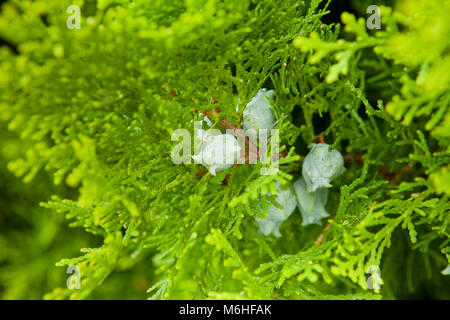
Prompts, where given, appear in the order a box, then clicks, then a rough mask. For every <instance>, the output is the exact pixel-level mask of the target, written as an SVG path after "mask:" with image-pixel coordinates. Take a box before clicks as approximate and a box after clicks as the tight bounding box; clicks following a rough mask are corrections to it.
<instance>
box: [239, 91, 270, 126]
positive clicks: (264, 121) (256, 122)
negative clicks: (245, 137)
mask: <svg viewBox="0 0 450 320" xmlns="http://www.w3.org/2000/svg"><path fill="white" fill-rule="evenodd" d="M274 94H275V91H273V90H267V89H265V88H262V89H261V90H259V91H258V93H257V94H256V96H254V97H253V99H252V101H250V102H249V103H248V104H247V106H246V107H245V109H244V113H243V118H244V119H243V123H242V125H243V127H244V129H245V130H249V129H255V130H259V129H267V130H270V129H272V127H273V124H274V123H275V116H274V115H273V112H272V109H270V106H271V101H270V100H272V99H273V97H274Z"/></svg>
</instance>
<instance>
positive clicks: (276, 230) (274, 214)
mask: <svg viewBox="0 0 450 320" xmlns="http://www.w3.org/2000/svg"><path fill="white" fill-rule="evenodd" d="M276 187H277V193H276V200H275V201H276V202H277V203H278V204H279V205H281V207H282V208H277V207H276V206H274V205H273V204H271V205H270V206H269V207H268V208H267V210H268V214H267V215H266V217H265V218H263V219H262V218H258V217H257V218H255V219H256V221H257V222H258V224H259V232H260V233H262V234H263V235H265V236H268V235H270V234H273V235H274V236H275V237H280V236H281V233H280V226H281V224H282V223H283V222H284V221H285V220H286V219H287V218H289V216H290V215H291V214H292V212H294V210H295V207H296V206H297V201H296V200H295V195H294V193H293V192H292V190H291V188H290V187H289V186H288V187H284V189H283V188H282V187H281V185H280V183H278V182H276ZM260 211H262V208H260Z"/></svg>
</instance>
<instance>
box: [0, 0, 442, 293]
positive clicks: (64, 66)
mask: <svg viewBox="0 0 450 320" xmlns="http://www.w3.org/2000/svg"><path fill="white" fill-rule="evenodd" d="M338 2H340V4H341V5H342V1H337V0H335V1H328V2H325V1H320V0H311V1H297V0H263V1H254V0H222V1H219V0H183V1H182V0H173V1H163V0H152V1H143V0H97V1H95V0H70V1H68V0H60V1H44V0H39V1H26V0H9V1H7V2H6V3H5V4H3V7H2V13H1V16H0V37H1V38H2V39H3V42H4V45H3V46H2V47H1V48H0V57H1V58H0V89H1V90H0V120H1V122H2V128H3V129H2V130H1V131H0V139H1V145H0V150H1V153H0V156H1V164H2V169H1V170H2V171H0V172H1V180H0V185H1V187H2V189H1V191H0V195H1V197H0V200H1V203H2V209H1V210H2V212H1V215H0V219H1V220H0V221H2V223H1V227H0V229H1V230H2V233H1V236H0V270H1V271H0V272H1V277H0V279H1V283H0V284H1V286H0V294H1V296H2V297H4V298H18V297H19V298H36V297H37V298H40V297H44V298H46V299H67V298H70V299H86V298H125V299H126V298H150V299H208V298H212V299H380V298H386V299H393V298H415V297H421V298H423V297H427V298H449V297H450V292H449V288H450V286H449V284H450V283H449V278H448V276H445V275H443V274H441V271H442V270H444V269H445V268H446V267H447V266H448V264H449V258H450V245H449V222H450V217H449V208H450V203H449V196H450V184H449V181H450V165H449V163H450V108H449V105H450V73H449V70H450V51H449V48H450V38H449V36H448V35H449V34H450V19H449V18H450V1H448V0H445V1H430V0H403V1H397V2H395V3H394V2H392V3H390V5H391V7H388V6H382V4H385V5H388V2H387V1H384V2H378V4H379V5H380V14H381V29H379V30H368V29H367V28H366V20H365V19H366V18H367V17H368V15H367V14H366V12H365V8H367V6H368V5H370V4H377V1H349V2H348V3H347V2H346V6H347V7H346V8H347V9H348V10H350V11H352V12H354V14H350V13H347V12H344V13H342V14H341V12H340V11H338ZM372 2H375V3H372ZM70 5H76V6H78V7H79V8H81V23H80V28H79V29H77V28H75V29H73V28H72V29H71V28H68V27H67V19H68V18H69V16H70V14H71V13H67V12H66V9H67V8H68V7H69V6H70ZM355 15H356V16H355ZM330 17H331V18H330ZM333 17H337V18H333ZM261 88H267V89H271V90H274V92H275V97H276V99H274V100H273V112H274V115H275V118H276V126H275V128H276V129H278V130H280V131H279V132H280V146H281V148H280V153H279V154H277V155H271V156H272V157H271V159H272V163H269V164H262V163H257V164H241V165H236V166H233V167H231V168H229V169H227V170H225V171H222V172H218V173H217V175H216V176H212V175H211V174H209V173H205V172H204V171H205V168H204V167H202V166H201V165H199V164H193V163H192V164H180V165H176V164H174V163H173V162H172V160H171V151H172V148H173V147H174V146H175V145H176V143H177V141H172V139H171V134H172V133H173V132H174V130H175V129H179V128H185V129H188V130H192V133H193V131H194V127H193V121H197V120H202V116H201V115H200V114H202V115H203V116H204V115H209V116H210V118H211V121H212V126H213V127H214V128H217V129H220V130H223V129H224V127H223V126H221V125H223V124H224V123H225V124H228V125H232V126H235V127H238V128H239V127H241V121H242V112H243V110H244V108H245V106H246V104H247V103H248V102H249V101H251V99H252V97H254V96H255V94H256V93H257V92H258V91H259V90H260V89H261ZM236 106H237V108H236ZM321 140H323V142H326V143H328V144H329V145H330V147H331V149H337V150H339V152H340V153H341V154H342V155H343V156H344V159H345V167H346V170H345V172H344V173H343V174H342V175H340V176H339V177H338V178H337V179H335V180H334V181H333V182H332V185H333V187H331V188H330V189H329V190H328V191H329V192H328V201H327V203H326V211H327V212H328V213H329V217H328V220H327V219H323V220H322V223H321V224H312V225H306V226H305V225H302V216H301V214H300V211H299V209H298V208H297V209H296V211H295V212H294V213H293V214H292V215H291V216H290V217H289V218H288V219H287V221H285V222H284V223H283V224H282V225H281V228H280V233H281V237H274V236H272V235H269V236H264V235H263V234H261V233H259V232H258V223H257V222H256V221H255V217H259V218H264V216H265V214H267V210H266V211H264V210H259V209H258V208H259V205H260V204H261V203H266V202H267V201H269V203H270V202H272V203H274V198H275V197H274V196H270V194H275V192H276V184H277V183H280V184H283V185H289V184H292V183H293V182H294V181H296V180H297V179H298V178H300V177H301V176H302V164H303V159H304V157H305V156H306V154H307V153H308V151H309V149H308V147H309V146H310V145H311V144H312V143H316V142H318V141H321ZM277 161H278V162H277ZM274 162H277V164H278V165H279V170H278V171H276V170H272V173H273V174H271V175H261V168H263V167H266V168H267V167H269V168H272V167H271V166H272V165H273V163H274ZM6 167H7V169H8V171H9V172H10V173H8V172H6ZM11 173H13V174H14V175H15V176H17V177H20V178H21V179H22V180H23V182H20V181H18V180H17V179H14V178H13V177H12V174H11ZM274 205H276V203H274ZM5 208H6V209H5ZM86 247H89V248H86ZM55 263H56V266H58V267H62V268H57V267H55ZM72 265H76V266H78V267H79V268H80V272H81V273H80V275H81V286H80V288H79V289H70V288H67V286H66V277H67V276H68V275H67V274H66V273H65V271H66V268H67V267H68V266H72ZM373 270H377V272H373ZM370 276H372V277H375V276H376V277H380V279H378V282H379V284H380V283H381V282H382V285H381V286H380V288H379V287H378V286H377V287H375V288H374V287H373V286H370V282H367V279H368V278H369V277H370ZM368 283H369V286H368Z"/></svg>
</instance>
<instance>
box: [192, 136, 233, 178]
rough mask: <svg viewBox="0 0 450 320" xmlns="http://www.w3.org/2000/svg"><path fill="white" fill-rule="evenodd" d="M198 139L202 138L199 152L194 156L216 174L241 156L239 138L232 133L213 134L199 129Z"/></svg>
mask: <svg viewBox="0 0 450 320" xmlns="http://www.w3.org/2000/svg"><path fill="white" fill-rule="evenodd" d="M196 138H197V139H200V140H201V145H200V147H199V148H198V149H199V150H198V153H197V154H196V155H194V156H193V157H192V158H193V159H194V161H195V163H199V164H201V165H203V166H205V167H206V168H208V170H209V172H210V173H211V174H212V175H213V176H215V175H216V173H217V172H219V171H223V170H226V169H228V168H230V167H231V166H232V165H233V164H234V163H235V162H236V161H237V160H238V158H239V155H240V152H241V147H240V146H239V142H238V141H237V139H236V138H235V137H234V136H232V135H230V134H211V133H207V132H206V133H205V132H204V131H203V130H198V134H197V137H196Z"/></svg>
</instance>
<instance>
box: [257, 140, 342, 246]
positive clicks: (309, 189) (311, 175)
mask: <svg viewBox="0 0 450 320" xmlns="http://www.w3.org/2000/svg"><path fill="white" fill-rule="evenodd" d="M344 171H345V168H344V159H343V157H342V155H341V154H340V152H339V151H337V150H332V151H331V152H330V151H329V145H328V144H325V143H320V144H313V145H312V148H311V151H310V152H309V153H308V155H307V156H306V157H305V161H304V163H303V170H302V172H303V177H302V178H300V179H298V180H297V181H295V183H294V185H293V188H294V191H295V195H294V194H293V193H292V191H291V189H290V186H285V189H280V188H279V186H277V190H278V193H277V195H276V196H277V198H276V201H277V202H278V204H279V205H281V206H282V208H281V209H280V208H277V207H275V206H273V205H272V206H271V207H270V208H269V214H267V216H266V217H265V218H264V219H261V218H256V221H258V224H259V232H260V233H262V234H264V235H269V234H271V233H272V234H274V235H275V236H277V237H279V236H280V231H279V227H280V225H281V224H282V223H283V222H284V221H285V220H286V219H287V218H288V217H289V216H290V215H291V214H292V212H293V211H294V209H295V206H296V205H298V207H299V209H300V213H301V214H302V218H303V221H302V226H306V225H309V224H320V222H321V220H322V219H323V218H326V217H328V216H329V215H328V212H327V211H326V209H325V206H326V204H327V201H328V189H327V188H329V187H331V184H330V182H331V181H332V180H333V179H335V178H337V177H338V176H340V175H341V174H342V173H343V172H344ZM294 203H295V204H294ZM293 204H294V205H293Z"/></svg>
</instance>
